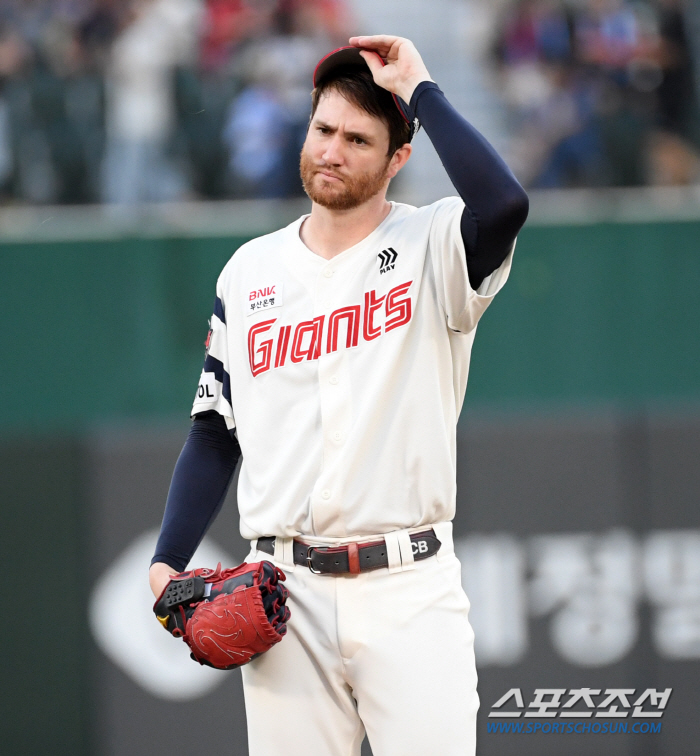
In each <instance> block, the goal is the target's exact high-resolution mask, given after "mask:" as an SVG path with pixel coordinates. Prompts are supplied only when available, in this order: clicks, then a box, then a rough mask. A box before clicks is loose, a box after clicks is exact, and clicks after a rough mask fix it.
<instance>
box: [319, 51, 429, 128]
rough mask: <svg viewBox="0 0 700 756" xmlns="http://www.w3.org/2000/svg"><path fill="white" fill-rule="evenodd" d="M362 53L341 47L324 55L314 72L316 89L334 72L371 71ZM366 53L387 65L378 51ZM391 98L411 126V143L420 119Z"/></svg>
mask: <svg viewBox="0 0 700 756" xmlns="http://www.w3.org/2000/svg"><path fill="white" fill-rule="evenodd" d="M360 51H361V48H360V47H339V48H338V49H337V50H333V52H329V53H328V55H324V57H323V58H321V60H319V62H318V63H317V65H316V70H315V71H314V88H316V87H317V86H318V85H319V84H321V82H323V80H324V79H327V78H328V77H329V76H331V74H332V73H333V72H334V71H336V70H338V69H341V68H342V69H348V68H349V69H352V68H357V69H359V70H364V71H369V70H370V68H369V66H368V65H367V62H366V61H365V59H364V58H363V57H362V56H361V55H360ZM366 52H371V53H373V54H374V55H376V56H377V58H379V60H380V61H381V62H382V65H383V66H385V65H386V63H385V62H384V60H383V59H382V58H381V56H380V55H379V53H377V52H376V51H374V50H367V51H366ZM391 96H392V97H393V98H394V102H395V103H396V107H397V108H398V109H399V113H401V115H402V116H403V118H404V120H405V121H406V123H407V124H408V126H409V135H408V141H409V142H410V141H411V140H412V139H413V137H414V136H415V133H416V132H417V131H418V129H419V128H420V123H419V121H418V118H417V117H416V114H415V113H414V112H413V111H412V110H411V108H410V106H409V105H408V104H407V103H406V102H404V101H403V100H402V99H401V98H400V97H398V96H397V95H395V94H394V93H393V92H392V93H391Z"/></svg>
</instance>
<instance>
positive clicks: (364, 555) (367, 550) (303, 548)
mask: <svg viewBox="0 0 700 756" xmlns="http://www.w3.org/2000/svg"><path fill="white" fill-rule="evenodd" d="M441 545H442V544H441V543H440V541H439V540H438V537H437V536H436V535H435V531H434V530H432V529H431V530H426V531H424V532H423V533H413V534H411V550H412V551H413V558H414V559H415V560H416V561H419V560H421V559H427V558H428V557H431V556H433V555H434V554H437V552H438V550H439V548H440V546H441ZM258 549H259V550H260V551H264V552H265V553H266V554H273V555H274V553H275V537H274V536H264V537H263V538H258ZM294 564H300V565H303V566H304V567H308V568H309V569H310V570H311V572H315V573H316V574H318V575H347V574H350V575H357V574H359V573H360V572H367V571H368V570H378V569H380V568H381V567H388V566H389V557H388V555H387V548H386V542H385V541H384V539H382V540H381V541H371V542H369V543H344V544H343V545H342V546H311V545H310V544H308V543H304V542H303V541H297V540H295V541H294Z"/></svg>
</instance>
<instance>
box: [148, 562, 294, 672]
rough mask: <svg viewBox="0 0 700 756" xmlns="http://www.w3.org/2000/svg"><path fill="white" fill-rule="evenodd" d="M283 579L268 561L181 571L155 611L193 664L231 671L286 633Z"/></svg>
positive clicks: (161, 595) (154, 606)
mask: <svg viewBox="0 0 700 756" xmlns="http://www.w3.org/2000/svg"><path fill="white" fill-rule="evenodd" d="M284 579H285V575H284V573H283V572H282V570H280V569H279V568H277V567H275V565H274V564H272V563H271V562H268V561H263V562H255V563H253V564H247V563H246V562H243V564H241V565H239V566H238V567H234V568H232V569H227V570H222V569H221V564H220V563H219V565H218V566H217V568H216V569H215V570H209V569H206V568H204V569H197V570H191V571H189V572H181V573H180V574H179V575H174V576H173V577H172V579H171V580H170V582H169V583H168V584H167V585H166V586H165V588H164V589H163V592H162V593H161V594H160V596H159V597H158V600H157V601H156V603H155V604H154V605H153V611H154V612H155V615H156V617H157V618H158V621H159V622H160V623H161V625H163V627H164V628H165V629H166V630H167V631H168V632H169V633H172V635H174V636H175V637H176V638H182V639H183V640H184V641H185V643H187V645H188V646H189V647H190V651H191V652H192V658H193V659H194V660H195V661H198V662H199V663H200V664H206V665H208V666H210V667H215V668H216V669H235V668H236V667H241V666H242V665H244V664H247V663H248V662H249V661H251V660H252V659H255V657H257V656H260V654H263V653H265V651H267V650H268V649H269V648H271V647H272V646H274V645H275V643H279V642H280V641H281V640H282V638H283V636H284V634H285V633H286V632H287V621H288V620H289V609H288V608H287V606H286V605H285V602H286V600H287V596H288V595H289V592H288V591H287V589H286V588H285V586H284V585H283V583H282V581H283V580H284Z"/></svg>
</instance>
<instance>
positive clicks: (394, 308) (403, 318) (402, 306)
mask: <svg viewBox="0 0 700 756" xmlns="http://www.w3.org/2000/svg"><path fill="white" fill-rule="evenodd" d="M410 285H411V282H410V281H409V282H408V283H405V284H401V286H397V287H396V288H395V289H392V290H391V291H390V292H389V294H388V296H387V298H386V316H387V318H388V317H389V315H394V313H396V315H395V317H393V318H391V320H387V321H386V323H385V324H384V333H387V331H391V330H392V329H393V328H398V327H399V326H402V325H405V324H406V323H408V321H409V320H410V319H411V298H410V297H407V298H406V299H398V297H402V296H403V295H404V294H405V293H406V292H407V291H408V287H409V286H410Z"/></svg>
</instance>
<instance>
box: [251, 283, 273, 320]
mask: <svg viewBox="0 0 700 756" xmlns="http://www.w3.org/2000/svg"><path fill="white" fill-rule="evenodd" d="M281 306H282V284H281V283H276V284H271V285H269V284H268V285H267V286H257V287H256V288H254V289H251V290H250V291H249V292H248V296H247V298H246V301H245V305H244V309H245V312H246V315H253V314H254V313H256V312H260V311H261V310H269V309H271V308H272V307H281Z"/></svg>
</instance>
